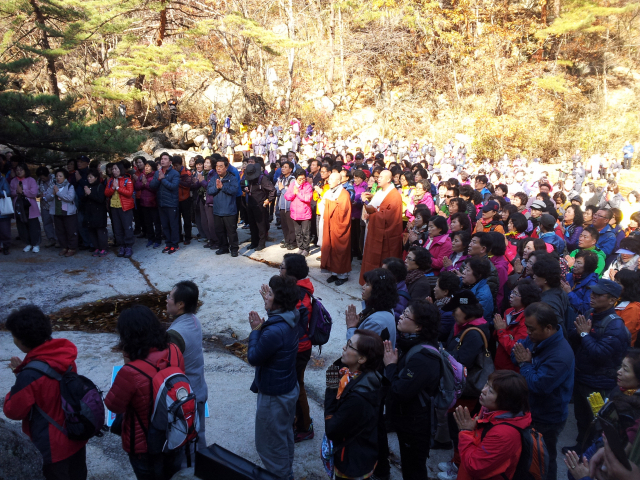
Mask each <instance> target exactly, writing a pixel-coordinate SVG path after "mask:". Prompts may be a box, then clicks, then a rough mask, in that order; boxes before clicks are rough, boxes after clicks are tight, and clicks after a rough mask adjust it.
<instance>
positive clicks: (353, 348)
mask: <svg viewBox="0 0 640 480" xmlns="http://www.w3.org/2000/svg"><path fill="white" fill-rule="evenodd" d="M347 348H350V349H351V350H353V351H354V352H356V353H360V352H359V351H358V349H357V348H356V347H354V346H353V343H351V339H349V340H347Z"/></svg>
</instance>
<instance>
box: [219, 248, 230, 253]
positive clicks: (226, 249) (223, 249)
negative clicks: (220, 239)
mask: <svg viewBox="0 0 640 480" xmlns="http://www.w3.org/2000/svg"><path fill="white" fill-rule="evenodd" d="M227 253H229V249H228V248H221V249H219V250H216V255H225V254H227Z"/></svg>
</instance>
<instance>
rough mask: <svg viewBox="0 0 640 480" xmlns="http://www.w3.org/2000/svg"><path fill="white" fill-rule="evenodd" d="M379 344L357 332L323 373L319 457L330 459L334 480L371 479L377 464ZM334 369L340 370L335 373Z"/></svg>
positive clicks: (378, 340)
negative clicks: (327, 453)
mask: <svg viewBox="0 0 640 480" xmlns="http://www.w3.org/2000/svg"><path fill="white" fill-rule="evenodd" d="M382 357H383V344H382V340H381V338H380V336H379V335H378V334H377V333H375V332H373V331H371V330H362V329H358V330H356V331H355V332H353V335H352V336H351V338H349V339H348V340H347V344H346V345H345V346H344V347H343V349H342V357H341V358H340V359H339V360H337V361H336V363H334V364H333V365H331V366H330V367H329V368H328V369H327V389H326V390H325V395H324V427H325V435H326V439H325V440H323V451H325V450H329V451H330V453H331V454H333V457H334V471H333V472H328V473H331V474H335V477H336V478H350V479H365V478H369V477H371V475H372V473H373V470H374V468H375V467H376V463H377V461H378V457H379V454H378V440H379V435H378V428H377V425H378V424H379V421H378V420H379V414H380V412H381V408H380V406H381V396H382V395H381V388H382V381H383V379H382V377H381V375H380V374H379V373H378V371H377V370H378V369H379V367H380V365H381V364H382ZM338 364H341V365H344V367H342V368H340V366H339V365H338Z"/></svg>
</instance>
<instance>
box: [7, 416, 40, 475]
mask: <svg viewBox="0 0 640 480" xmlns="http://www.w3.org/2000/svg"><path fill="white" fill-rule="evenodd" d="M0 478H1V479H2V480H44V477H43V475H42V455H40V452H39V451H38V450H37V449H36V447H35V446H34V445H33V443H31V440H29V438H28V437H27V436H26V435H25V434H23V433H22V432H21V431H20V427H19V426H18V425H17V424H12V423H9V422H7V421H5V420H3V419H1V418H0Z"/></svg>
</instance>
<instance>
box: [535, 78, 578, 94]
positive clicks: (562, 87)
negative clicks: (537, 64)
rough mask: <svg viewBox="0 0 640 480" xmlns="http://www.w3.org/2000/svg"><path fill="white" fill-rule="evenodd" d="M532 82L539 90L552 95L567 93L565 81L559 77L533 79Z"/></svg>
mask: <svg viewBox="0 0 640 480" xmlns="http://www.w3.org/2000/svg"><path fill="white" fill-rule="evenodd" d="M533 82H534V83H535V84H536V85H537V86H538V87H540V88H542V89H544V90H548V91H550V92H553V93H569V89H568V88H567V81H566V80H565V79H564V77H562V76H560V75H554V76H548V77H542V78H534V79H533Z"/></svg>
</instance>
